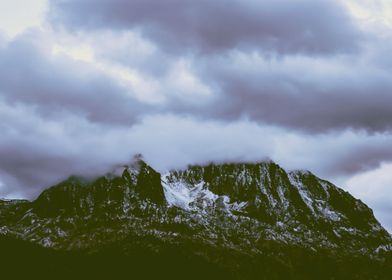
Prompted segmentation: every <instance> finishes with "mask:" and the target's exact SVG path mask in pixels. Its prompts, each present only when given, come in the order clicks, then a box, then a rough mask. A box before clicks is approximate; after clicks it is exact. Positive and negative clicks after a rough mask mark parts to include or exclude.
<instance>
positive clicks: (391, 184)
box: [346, 163, 392, 232]
mask: <svg viewBox="0 0 392 280" xmlns="http://www.w3.org/2000/svg"><path fill="white" fill-rule="evenodd" d="M391 174H392V164H390V163H389V164H386V163H384V164H382V165H381V166H380V167H379V168H377V169H375V170H372V171H368V172H365V173H362V174H358V175H357V176H354V177H352V178H350V179H349V180H348V181H347V182H346V186H347V188H348V190H349V191H350V192H351V193H352V194H354V195H355V196H356V197H358V198H360V199H362V200H363V201H366V203H368V204H369V206H370V207H371V208H373V210H374V212H375V214H376V216H377V217H378V218H379V219H380V221H381V223H382V224H383V225H385V226H387V228H388V230H389V231H390V232H392V219H391V211H392V207H391V205H392V204H391V197H392V177H391Z"/></svg>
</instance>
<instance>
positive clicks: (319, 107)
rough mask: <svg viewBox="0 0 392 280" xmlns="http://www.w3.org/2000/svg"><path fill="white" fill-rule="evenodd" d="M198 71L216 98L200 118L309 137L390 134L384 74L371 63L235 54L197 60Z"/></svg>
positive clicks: (389, 90)
mask: <svg viewBox="0 0 392 280" xmlns="http://www.w3.org/2000/svg"><path fill="white" fill-rule="evenodd" d="M202 61H203V62H202ZM197 67H198V73H199V74H200V75H201V76H202V77H203V78H202V80H203V81H204V82H206V83H208V84H210V85H212V86H213V87H215V88H217V89H218V92H219V97H218V98H217V100H216V103H214V104H212V105H211V106H210V107H206V108H204V111H203V112H200V113H199V115H202V116H204V117H206V116H207V117H210V118H218V119H222V120H227V121H232V120H235V119H239V118H247V119H250V120H254V121H257V122H259V123H264V124H273V125H277V126H282V127H286V128H289V129H293V130H300V131H305V132H306V133H309V134H312V133H325V132H328V131H331V130H336V131H342V130H345V129H355V130H365V131H367V132H368V133H377V132H391V131H392V121H391V120H392V110H391V109H390V104H392V81H391V79H390V76H389V69H388V68H383V67H378V65H377V64H376V63H375V62H374V61H372V60H362V58H360V57H357V56H347V57H339V58H337V59H336V58H335V59H320V58H309V57H303V56H302V57H298V56H297V57H294V58H285V59H279V58H274V59H267V58H265V57H263V56H252V55H248V54H243V53H240V54H238V53H237V54H233V55H232V56H228V57H225V58H222V57H219V58H216V59H211V58H209V59H207V60H199V61H198V66H197ZM217 104H219V106H216V105H217Z"/></svg>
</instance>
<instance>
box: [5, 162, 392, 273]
mask: <svg viewBox="0 0 392 280" xmlns="http://www.w3.org/2000/svg"><path fill="white" fill-rule="evenodd" d="M0 236H1V239H0V245H1V244H3V247H7V248H8V249H7V250H2V253H0V254H1V257H2V260H0V263H6V262H7V261H8V263H9V262H10V261H9V258H8V256H9V255H11V254H12V252H14V249H13V248H19V249H18V250H19V251H20V254H21V255H25V256H26V255H29V254H30V255H31V257H30V264H31V262H33V261H34V260H37V259H41V260H43V259H45V260H46V262H47V263H48V264H50V266H51V267H52V268H53V267H55V268H56V267H62V270H64V264H66V265H65V267H69V268H70V270H69V271H68V272H69V273H70V274H68V275H70V276H69V277H71V276H72V277H75V275H73V274H72V271H83V273H88V275H90V276H91V275H92V274H91V273H92V272H95V273H96V275H98V276H102V275H105V273H107V272H108V271H111V272H110V275H112V276H113V275H114V274H113V273H120V274H121V275H126V278H129V277H131V276H132V275H133V277H136V276H135V275H139V276H138V277H144V278H146V277H147V278H151V279H155V278H157V277H158V276H159V277H161V278H162V277H163V279H167V277H170V278H171V279H177V278H178V279H179V278H181V279H187V278H188V279H189V278H192V277H195V278H197V279H200V278H201V277H204V278H208V279H211V278H214V279H217V278H218V279H221V278H224V279H314V278H316V277H317V278H319V279H391V277H392V261H391V260H392V258H391V255H392V238H391V236H390V234H389V233H388V232H387V231H386V230H385V229H384V228H383V227H382V226H381V225H380V223H379V222H378V221H377V220H376V219H375V217H374V215H373V212H372V210H371V209H369V208H368V207H367V206H366V205H365V204H364V203H362V202H361V201H360V200H358V199H355V198H354V197H352V196H351V195H350V194H349V193H347V192H345V191H344V190H342V189H340V188H338V187H336V186H335V185H333V184H332V183H330V182H328V181H325V180H322V179H320V178H318V177H316V176H315V175H313V174H312V173H310V172H308V171H294V172H288V173H287V172H286V171H285V170H283V169H282V168H281V167H279V166H278V165H277V164H275V163H273V162H260V163H228V164H209V165H206V166H189V167H188V168H187V169H186V170H173V171H171V172H169V173H167V174H164V175H161V174H159V173H158V172H156V171H155V170H154V169H153V168H152V167H150V166H149V165H148V164H147V163H145V162H144V161H142V160H138V161H137V162H136V163H135V164H133V165H132V166H131V167H126V168H125V169H124V171H123V173H122V175H114V174H109V175H106V176H102V177H100V178H97V179H94V180H91V179H86V178H82V177H70V178H69V179H67V180H66V181H63V182H61V183H59V184H58V185H56V186H53V187H51V188H49V189H47V190H45V191H44V192H42V193H41V194H40V195H39V197H38V198H37V199H35V200H34V201H26V200H22V201H19V200H2V201H0ZM4 240H6V241H4ZM5 244H17V245H15V246H14V245H7V246H6V245H5ZM31 246H33V247H31ZM23 248H27V249H25V250H24V249H23ZM32 248H33V249H32ZM37 256H38V257H37ZM43 256H49V257H46V258H45V257H43ZM80 264H85V265H80ZM119 264H123V265H119ZM37 266H39V264H37ZM103 267H105V269H102V268H103ZM151 267H153V268H155V269H151ZM52 271H57V269H52ZM86 271H88V272H86ZM64 273H65V274H64ZM154 273H155V274H154ZM41 274H42V273H41ZM62 275H63V276H64V275H67V274H66V272H63V274H62ZM79 275H82V274H81V273H79ZM140 275H142V276H140ZM57 276H58V275H57ZM118 277H120V276H118ZM159 277H158V278H159ZM95 278H96V277H95ZM130 279H132V278H130Z"/></svg>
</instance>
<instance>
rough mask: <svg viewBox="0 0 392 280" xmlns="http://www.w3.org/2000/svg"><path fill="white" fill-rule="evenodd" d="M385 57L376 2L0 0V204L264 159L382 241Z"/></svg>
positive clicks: (390, 198)
mask: <svg viewBox="0 0 392 280" xmlns="http://www.w3.org/2000/svg"><path fill="white" fill-rule="evenodd" d="M391 47H392V1H389V0H344V1H343V0H340V1H338V0H325V1H324V0H318V1H315V0H262V1H261V0H241V1H240V0H215V1H207V0H197V1H196V0H143V1H142V0H133V1H125V0H111V1H109V0H94V1H92V0H29V1H22V0H0V71H1V75H0V131H1V133H0V197H4V198H29V199H33V198H34V197H36V196H37V195H38V194H39V192H40V191H42V190H43V189H44V188H47V187H48V186H50V185H53V184H55V183H56V182H58V181H60V180H62V179H64V178H66V177H68V176H69V175H71V174H83V175H98V174H104V173H106V172H107V171H110V170H112V169H114V168H115V167H116V166H118V165H119V164H124V163H127V162H129V161H130V160H131V159H132V157H133V155H135V154H137V153H141V154H143V156H144V158H145V160H146V161H147V162H148V163H149V164H151V165H152V166H153V167H154V168H156V169H157V170H158V171H160V172H165V171H167V170H169V169H172V168H184V167H186V166H187V165H188V164H203V163H207V162H210V161H214V162H226V161H260V160H265V159H271V160H273V161H275V162H276V163H278V164H279V165H281V166H282V167H283V168H285V169H287V170H296V169H306V170H310V171H312V172H313V173H315V174H317V175H318V176H319V177H322V178H324V179H327V180H330V181H332V182H333V183H335V184H337V185H338V186H340V187H342V188H344V189H346V190H348V191H349V192H350V193H352V194H353V195H354V196H355V197H357V198H360V199H361V200H362V201H364V202H365V203H367V204H368V205H369V206H370V207H371V208H372V209H373V210H374V213H375V215H376V217H377V218H378V219H379V220H380V221H381V222H382V224H383V225H384V226H385V227H386V228H387V229H389V230H390V231H392V149H391V147H392V106H391V105H392V79H391V74H390V73H392V72H391V69H392V56H391V55H390V49H391Z"/></svg>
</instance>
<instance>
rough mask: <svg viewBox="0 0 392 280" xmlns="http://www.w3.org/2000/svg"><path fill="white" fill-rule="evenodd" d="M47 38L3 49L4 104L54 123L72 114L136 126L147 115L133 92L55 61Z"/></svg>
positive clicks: (31, 37)
mask: <svg viewBox="0 0 392 280" xmlns="http://www.w3.org/2000/svg"><path fill="white" fill-rule="evenodd" d="M41 35H42V34H39V33H38V34H37V33H35V34H34V33H33V34H26V35H24V36H21V37H19V38H17V39H15V40H13V41H11V42H9V43H7V44H5V45H3V47H2V48H0V69H3V71H2V73H1V75H0V92H1V96H0V99H1V100H3V101H5V102H9V103H10V104H18V103H23V104H29V105H33V106H35V107H36V108H37V112H39V113H40V114H41V115H45V116H47V117H49V118H55V117H56V116H57V115H60V117H61V114H63V113H64V112H65V113H66V112H72V113H74V114H78V115H81V116H83V117H85V118H87V119H88V120H90V121H93V122H100V123H107V124H127V125H129V124H132V123H135V122H136V121H137V119H138V118H139V117H140V115H141V114H142V113H143V112H144V111H145V110H147V107H148V105H146V104H144V103H143V102H140V101H138V100H137V99H136V98H135V97H134V96H133V95H132V90H131V89H127V88H125V87H123V86H121V85H120V84H118V83H116V82H115V81H114V80H113V79H112V78H110V77H108V76H107V75H105V74H104V73H102V72H101V71H99V70H97V69H95V68H94V67H93V66H90V65H88V64H87V63H84V62H80V61H75V60H73V59H70V58H68V57H66V56H61V55H57V56H54V55H52V53H51V51H52V50H51V49H50V47H48V48H47V47H46V46H45V45H44V43H40V42H39V41H40V40H41V39H42V38H41Z"/></svg>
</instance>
